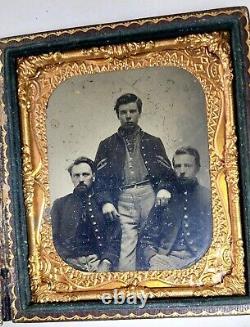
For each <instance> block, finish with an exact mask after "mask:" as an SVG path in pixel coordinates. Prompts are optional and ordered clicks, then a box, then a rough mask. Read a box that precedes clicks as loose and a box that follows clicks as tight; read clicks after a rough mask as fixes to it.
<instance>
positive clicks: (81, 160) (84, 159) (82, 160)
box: [68, 156, 96, 176]
mask: <svg viewBox="0 0 250 327" xmlns="http://www.w3.org/2000/svg"><path fill="white" fill-rule="evenodd" d="M81 163H86V164H88V165H89V166H90V168H91V170H92V173H94V172H95V171H96V168H95V163H94V161H93V160H91V159H89V158H87V157H83V156H82V157H79V158H77V159H76V160H74V161H73V162H72V164H71V165H70V166H69V167H68V172H69V174H70V176H72V169H73V167H74V166H77V165H80V164H81Z"/></svg>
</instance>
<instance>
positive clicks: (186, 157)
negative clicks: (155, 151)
mask: <svg viewBox="0 0 250 327" xmlns="http://www.w3.org/2000/svg"><path fill="white" fill-rule="evenodd" d="M174 162H175V164H176V163H177V162H181V163H184V162H195V157H194V156H193V155H192V154H189V153H181V154H176V155H175V156H174Z"/></svg>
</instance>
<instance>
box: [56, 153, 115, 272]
mask: <svg viewBox="0 0 250 327" xmlns="http://www.w3.org/2000/svg"><path fill="white" fill-rule="evenodd" d="M94 167H95V166H94V162H93V161H92V160H90V159H89V158H86V157H80V158H78V159H76V160H75V161H74V162H73V164H72V165H70V167H69V168H68V172H69V174H70V176H71V180H72V183H73V185H74V191H73V193H70V194H68V195H66V196H64V197H62V198H59V199H57V200H55V202H54V204H53V207H52V210H51V218H52V229H53V241H54V245H55V248H56V250H57V252H58V254H59V255H60V257H61V258H62V259H63V260H64V261H65V262H67V263H68V264H70V265H71V266H73V267H74V268H76V269H80V270H82V271H91V272H94V271H97V272H100V271H111V270H113V269H115V267H116V266H117V264H118V259H119V253H120V238H121V228H120V224H119V222H118V221H111V220H109V219H107V218H105V219H104V217H103V215H102V213H101V211H100V210H99V208H98V207H97V204H96V200H95V195H94V191H93V182H94V179H95V168H94Z"/></svg>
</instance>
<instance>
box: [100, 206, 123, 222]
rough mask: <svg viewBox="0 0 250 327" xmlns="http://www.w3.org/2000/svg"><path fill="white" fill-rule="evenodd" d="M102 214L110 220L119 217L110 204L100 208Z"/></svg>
mask: <svg viewBox="0 0 250 327" xmlns="http://www.w3.org/2000/svg"><path fill="white" fill-rule="evenodd" d="M102 213H103V214H104V215H106V216H107V217H109V218H110V219H116V218H118V217H120V215H119V213H118V211H117V210H116V208H115V206H114V205H113V204H112V203H105V204H104V205H103V207H102Z"/></svg>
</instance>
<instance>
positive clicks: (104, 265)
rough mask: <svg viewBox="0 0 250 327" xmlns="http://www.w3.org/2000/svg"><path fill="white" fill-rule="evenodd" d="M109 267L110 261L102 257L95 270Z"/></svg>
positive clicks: (105, 269)
mask: <svg viewBox="0 0 250 327" xmlns="http://www.w3.org/2000/svg"><path fill="white" fill-rule="evenodd" d="M110 268H111V262H110V261H108V260H106V259H104V260H102V261H101V262H100V263H99V266H98V268H97V271H98V272H103V271H104V272H105V271H110Z"/></svg>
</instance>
